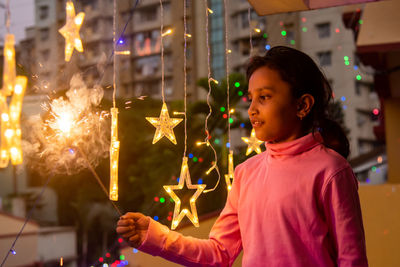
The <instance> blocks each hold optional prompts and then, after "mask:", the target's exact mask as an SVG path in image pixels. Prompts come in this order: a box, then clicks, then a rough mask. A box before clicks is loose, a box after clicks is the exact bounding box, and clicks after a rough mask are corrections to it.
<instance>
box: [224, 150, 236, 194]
mask: <svg viewBox="0 0 400 267" xmlns="http://www.w3.org/2000/svg"><path fill="white" fill-rule="evenodd" d="M234 177H235V173H234V167H233V151H232V150H229V155H228V174H225V182H226V188H227V189H228V192H229V191H231V189H232V181H233V179H234Z"/></svg>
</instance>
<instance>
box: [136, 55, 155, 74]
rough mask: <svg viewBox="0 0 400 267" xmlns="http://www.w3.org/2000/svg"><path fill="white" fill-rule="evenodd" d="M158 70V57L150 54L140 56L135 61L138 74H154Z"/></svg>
mask: <svg viewBox="0 0 400 267" xmlns="http://www.w3.org/2000/svg"><path fill="white" fill-rule="evenodd" d="M159 70H160V57H159V56H151V57H144V58H140V59H138V60H137V61H136V73H137V74H138V75H143V76H150V75H155V74H157V72H158V71H159Z"/></svg>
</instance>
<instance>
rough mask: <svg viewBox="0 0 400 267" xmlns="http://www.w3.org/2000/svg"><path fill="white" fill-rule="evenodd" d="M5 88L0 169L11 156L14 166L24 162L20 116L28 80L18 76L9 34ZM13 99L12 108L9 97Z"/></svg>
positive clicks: (1, 98) (1, 96)
mask: <svg viewBox="0 0 400 267" xmlns="http://www.w3.org/2000/svg"><path fill="white" fill-rule="evenodd" d="M4 54H5V55H6V57H4V65H3V87H2V90H1V91H0V112H1V137H0V139H1V145H0V151H1V153H0V168H5V167H7V166H8V163H9V160H10V156H11V163H12V164H13V165H19V164H21V163H22V162H23V159H22V148H21V127H20V116H21V109H22V100H23V95H24V93H25V88H26V85H27V78H26V77H24V76H16V70H15V50H14V35H12V34H7V35H6V36H5V43H4ZM11 94H12V97H11V102H10V106H9V107H8V104H7V96H10V95H11Z"/></svg>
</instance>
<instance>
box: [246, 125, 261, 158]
mask: <svg viewBox="0 0 400 267" xmlns="http://www.w3.org/2000/svg"><path fill="white" fill-rule="evenodd" d="M242 140H243V141H244V142H245V143H246V144H247V145H248V146H247V150H246V156H248V155H249V154H250V153H251V152H252V151H255V152H256V153H257V154H260V153H261V152H262V151H261V148H260V145H261V144H262V143H264V142H263V141H261V140H258V139H257V137H256V131H255V130H254V128H253V129H252V130H251V134H250V137H242Z"/></svg>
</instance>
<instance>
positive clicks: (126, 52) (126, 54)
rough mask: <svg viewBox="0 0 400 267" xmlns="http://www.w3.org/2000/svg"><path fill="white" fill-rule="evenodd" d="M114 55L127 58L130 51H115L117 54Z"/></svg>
mask: <svg viewBox="0 0 400 267" xmlns="http://www.w3.org/2000/svg"><path fill="white" fill-rule="evenodd" d="M115 54H116V55H122V56H129V55H130V54H131V51H129V50H124V51H117V52H115Z"/></svg>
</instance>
